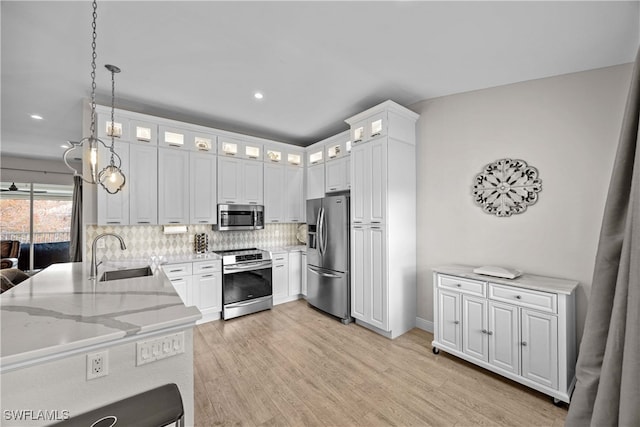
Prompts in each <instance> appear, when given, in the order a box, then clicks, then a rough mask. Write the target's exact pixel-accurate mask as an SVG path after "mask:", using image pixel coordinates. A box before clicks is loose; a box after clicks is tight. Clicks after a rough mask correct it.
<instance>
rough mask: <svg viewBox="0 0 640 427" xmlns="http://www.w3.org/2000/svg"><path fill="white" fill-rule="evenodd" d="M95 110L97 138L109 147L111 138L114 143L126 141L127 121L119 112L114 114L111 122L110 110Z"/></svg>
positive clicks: (127, 132) (127, 134) (105, 108)
mask: <svg viewBox="0 0 640 427" xmlns="http://www.w3.org/2000/svg"><path fill="white" fill-rule="evenodd" d="M96 110H97V123H96V126H97V127H98V129H96V130H97V133H98V138H100V139H101V140H102V141H104V142H105V143H106V144H109V145H111V136H112V135H113V137H114V139H115V140H116V141H118V140H121V141H127V140H128V136H129V119H128V118H127V117H125V116H124V115H122V114H120V112H114V115H113V122H112V121H111V109H110V108H107V107H98V108H96Z"/></svg>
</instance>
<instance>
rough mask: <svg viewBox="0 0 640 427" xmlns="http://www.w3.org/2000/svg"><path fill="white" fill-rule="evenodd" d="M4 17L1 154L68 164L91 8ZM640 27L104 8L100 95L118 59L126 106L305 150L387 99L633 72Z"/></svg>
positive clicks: (616, 10)
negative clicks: (606, 70)
mask: <svg viewBox="0 0 640 427" xmlns="http://www.w3.org/2000/svg"><path fill="white" fill-rule="evenodd" d="M0 7H1V10H0V13H1V20H2V21H1V24H2V25H1V37H2V39H1V43H2V44H1V47H2V49H1V55H2V58H1V59H2V62H1V67H2V81H1V84H2V86H1V87H2V110H1V114H2V135H1V136H2V140H1V146H0V150H1V153H2V155H20V156H24V157H36V158H37V157H40V158H47V157H51V158H60V156H61V154H62V151H63V149H62V148H60V144H62V143H64V142H65V141H67V140H79V139H80V138H81V137H82V136H83V135H82V129H81V123H80V122H81V117H82V102H83V99H87V98H88V97H89V95H90V71H91V67H90V61H91V48H90V42H91V11H92V9H91V3H90V1H88V0H85V1H70V2H61V1H43V2H38V1H5V0H2V2H1V3H0ZM639 23H640V8H639V3H638V2H637V1H634V2H611V1H604V2H594V1H587V2H549V1H543V2H520V1H513V2H509V1H506V2H483V1H472V2H451V1H449V2H413V1H393V2H392V1H389V2H362V1H355V2H325V1H319V2H306V1H305V2H303V1H289V2H267V1H260V2H247V1H234V2H218V1H196V2H187V1H174V2H170V1H140V2H139V1H106V0H103V1H100V2H99V3H98V24H97V26H98V27H97V32H98V41H97V50H98V59H97V62H98V69H97V85H98V88H97V98H98V102H99V103H103V104H109V102H110V89H111V84H110V74H109V72H108V71H107V70H106V69H105V68H104V67H103V65H104V64H107V63H110V64H115V65H118V66H119V67H120V68H122V73H120V74H118V75H117V76H116V105H117V106H118V107H120V108H125V109H129V110H133V111H139V112H142V113H147V114H153V115H157V116H162V117H168V118H173V119H177V120H183V121H188V122H191V123H197V124H202V125H206V126H211V127H216V128H219V129H226V130H231V131H238V132H242V133H245V134H249V135H256V136H261V137H266V138H270V139H276V140H280V141H284V142H290V143H295V144H298V145H308V144H311V143H313V142H316V141H319V140H321V139H324V138H326V137H328V136H331V135H333V134H336V133H338V132H340V131H343V130H345V129H347V125H346V124H345V123H344V119H345V118H348V117H350V116H351V115H353V114H356V113H358V112H360V111H362V110H364V109H366V108H369V107H371V106H373V105H375V104H377V103H378V102H381V101H384V100H386V99H392V100H394V101H396V102H398V103H400V104H403V105H411V104H414V103H416V102H418V101H421V100H424V99H428V98H433V97H438V96H443V95H449V94H453V93H459V92H466V91H471V90H476V89H482V88H487V87H493V86H499V85H504V84H509V83H514V82H519V81H524V80H531V79H537V78H542V77H548V76H553V75H559V74H565V73H571V72H576V71H583V70H588V69H594V68H600V67H606V66H611V65H617V64H622V63H627V62H632V61H633V59H634V57H635V54H636V51H637V49H638V43H639V40H640V39H639ZM258 90H259V91H261V92H263V93H264V99H262V100H259V101H258V100H256V99H255V98H254V97H253V94H254V92H255V91H258ZM34 113H35V114H39V115H41V116H43V117H44V120H40V121H35V120H33V119H31V118H30V115H31V114H34Z"/></svg>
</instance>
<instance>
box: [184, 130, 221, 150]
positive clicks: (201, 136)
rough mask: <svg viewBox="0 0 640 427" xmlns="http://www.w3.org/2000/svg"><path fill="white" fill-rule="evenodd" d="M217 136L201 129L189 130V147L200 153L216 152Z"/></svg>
mask: <svg viewBox="0 0 640 427" xmlns="http://www.w3.org/2000/svg"><path fill="white" fill-rule="evenodd" d="M217 141H218V139H217V136H216V135H213V134H211V133H208V132H203V131H200V130H191V131H189V132H187V144H186V146H187V149H189V150H193V151H198V152H200V153H208V154H216V152H217Z"/></svg>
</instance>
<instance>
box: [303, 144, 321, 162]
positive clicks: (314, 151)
mask: <svg viewBox="0 0 640 427" xmlns="http://www.w3.org/2000/svg"><path fill="white" fill-rule="evenodd" d="M309 148H310V149H309V150H308V152H307V165H309V166H313V165H319V164H321V163H324V145H316V144H314V145H313V146H312V147H309Z"/></svg>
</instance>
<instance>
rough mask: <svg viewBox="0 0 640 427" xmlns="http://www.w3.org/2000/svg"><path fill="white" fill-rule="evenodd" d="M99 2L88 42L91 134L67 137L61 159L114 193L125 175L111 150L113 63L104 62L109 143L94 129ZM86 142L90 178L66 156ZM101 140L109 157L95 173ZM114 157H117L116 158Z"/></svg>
mask: <svg viewBox="0 0 640 427" xmlns="http://www.w3.org/2000/svg"><path fill="white" fill-rule="evenodd" d="M97 10H98V4H97V3H96V0H93V21H92V24H91V27H92V29H93V32H92V42H91V50H92V52H91V126H90V129H89V133H90V135H89V136H87V137H84V138H82V139H81V140H80V141H78V142H73V141H68V143H69V144H70V147H69V148H68V149H67V150H65V152H64V155H63V156H62V159H63V160H64V163H65V165H67V167H68V168H69V169H71V170H72V171H73V175H74V176H79V177H81V178H82V180H83V181H85V182H88V183H89V184H96V183H98V182H99V183H100V185H102V187H104V189H105V190H106V191H107V192H108V193H110V194H115V193H117V192H118V191H120V189H122V187H123V186H124V184H125V182H126V177H125V176H124V173H123V172H122V170H121V169H120V167H121V166H122V160H121V159H120V156H118V153H116V152H115V150H114V144H115V141H114V135H113V122H114V109H115V107H114V104H115V73H119V72H120V68H118V67H116V66H115V65H109V64H107V65H105V67H106V68H107V70H109V71H110V72H111V127H110V129H112V131H111V132H110V133H111V146H109V145H107V144H106V143H105V142H104V141H102V140H101V139H99V138H98V137H97V133H96V58H97V54H96V37H97V34H96V20H97V18H98V13H97ZM85 143H87V146H88V149H89V168H90V171H91V179H86V178H85V177H84V175H83V174H82V173H80V172H78V171H77V170H76V169H75V168H74V167H72V166H71V165H70V164H69V162H68V160H67V155H69V153H71V152H72V151H74V150H75V149H76V148H79V147H83V146H84V144H85ZM100 144H102V146H103V147H104V148H106V149H108V150H109V153H110V160H109V164H108V165H107V166H106V167H105V168H104V169H102V170H101V171H100V173H98V148H99V146H100ZM116 160H117V161H116Z"/></svg>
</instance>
